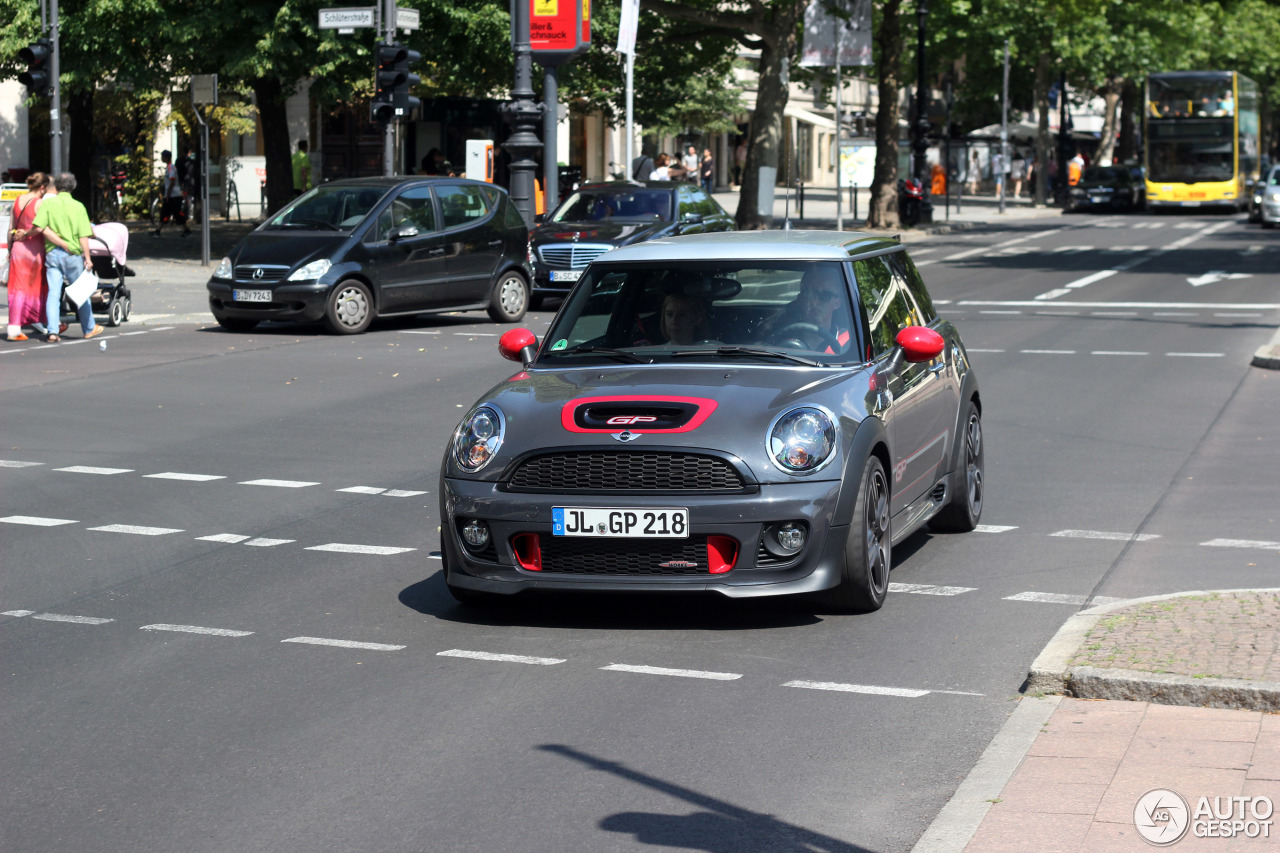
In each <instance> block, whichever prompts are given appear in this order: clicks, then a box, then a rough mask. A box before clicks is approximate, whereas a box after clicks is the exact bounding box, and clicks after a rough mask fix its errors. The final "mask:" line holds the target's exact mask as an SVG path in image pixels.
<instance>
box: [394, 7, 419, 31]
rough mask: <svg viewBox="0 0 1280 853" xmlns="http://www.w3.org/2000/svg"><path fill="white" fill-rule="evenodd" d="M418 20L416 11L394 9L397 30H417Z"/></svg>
mask: <svg viewBox="0 0 1280 853" xmlns="http://www.w3.org/2000/svg"><path fill="white" fill-rule="evenodd" d="M418 20H419V15H418V10H417V9H400V8H397V9H396V29H397V30H416V29H418Z"/></svg>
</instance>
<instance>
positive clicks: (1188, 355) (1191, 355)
mask: <svg viewBox="0 0 1280 853" xmlns="http://www.w3.org/2000/svg"><path fill="white" fill-rule="evenodd" d="M1224 354H1225V353H1220V352H1167V353H1165V355H1167V356H1169V357H1170V358H1222V356H1223V355H1224Z"/></svg>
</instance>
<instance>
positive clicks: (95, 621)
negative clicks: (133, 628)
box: [5, 610, 116, 625]
mask: <svg viewBox="0 0 1280 853" xmlns="http://www.w3.org/2000/svg"><path fill="white" fill-rule="evenodd" d="M22 612H23V611H21V610H15V611H13V612H12V613H8V614H5V615H7V616H8V615H13V614H16V613H22ZM26 612H28V613H30V611H26ZM31 618H32V619H39V620H40V621H42V622H67V623H70V624H72V625H105V624H107V623H108V622H114V621H116V620H114V619H101V618H99V617H97V616H68V615H66V614H65V613H31Z"/></svg>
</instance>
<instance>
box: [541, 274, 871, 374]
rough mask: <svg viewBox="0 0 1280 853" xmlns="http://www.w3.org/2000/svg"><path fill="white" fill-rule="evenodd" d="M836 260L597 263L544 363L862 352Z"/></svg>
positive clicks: (804, 358)
mask: <svg viewBox="0 0 1280 853" xmlns="http://www.w3.org/2000/svg"><path fill="white" fill-rule="evenodd" d="M854 316H855V315H854V313H853V310H852V305H851V303H850V298H849V286H848V283H847V279H846V277H845V268H844V265H842V264H841V263H840V262H838V261H820V262H819V261H799V262H797V261H742V262H733V261H716V262H697V261H679V262H676V261H671V262H667V263H662V264H654V263H647V264H635V265H628V264H617V263H612V264H603V263H597V264H593V265H592V266H591V267H589V268H588V270H587V272H586V274H585V275H584V276H583V278H582V280H581V281H580V282H579V283H578V285H577V287H575V288H574V290H573V292H572V294H571V295H570V297H569V300H568V302H567V303H566V305H565V307H564V308H563V310H561V312H560V314H559V315H558V316H557V317H556V320H555V323H554V325H553V326H552V327H551V329H550V330H549V331H548V332H547V345H546V346H545V347H543V351H542V353H541V355H540V356H539V358H538V361H539V363H543V364H545V363H554V364H556V365H566V364H576V363H580V362H582V363H592V362H594V363H599V362H600V361H643V362H651V361H669V360H678V361H722V360H725V359H733V360H736V361H740V360H755V359H759V360H765V361H776V362H778V363H783V362H786V363H793V362H796V361H800V362H801V363H809V360H812V361H816V362H818V363H845V362H849V361H856V360H857V353H858V346H857V343H858V341H857V339H858V337H859V335H858V333H857V332H856V330H855V327H854Z"/></svg>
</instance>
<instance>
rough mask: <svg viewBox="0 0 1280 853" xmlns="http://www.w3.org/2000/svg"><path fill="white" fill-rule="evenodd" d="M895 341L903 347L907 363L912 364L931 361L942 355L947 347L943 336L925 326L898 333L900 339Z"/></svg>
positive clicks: (910, 327) (908, 327) (906, 329)
mask: <svg viewBox="0 0 1280 853" xmlns="http://www.w3.org/2000/svg"><path fill="white" fill-rule="evenodd" d="M894 340H895V341H897V343H898V346H900V347H902V352H903V355H905V356H906V358H907V361H911V362H916V361H931V360H933V359H935V358H937V357H938V356H939V355H941V353H942V350H943V349H944V348H945V347H946V345H947V342H946V341H944V340H943V339H942V335H940V334H938V333H937V332H935V331H934V330H933V329H926V328H925V327H924V326H907V327H906V328H905V329H903V330H902V331H901V332H898V337H896V338H894Z"/></svg>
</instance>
